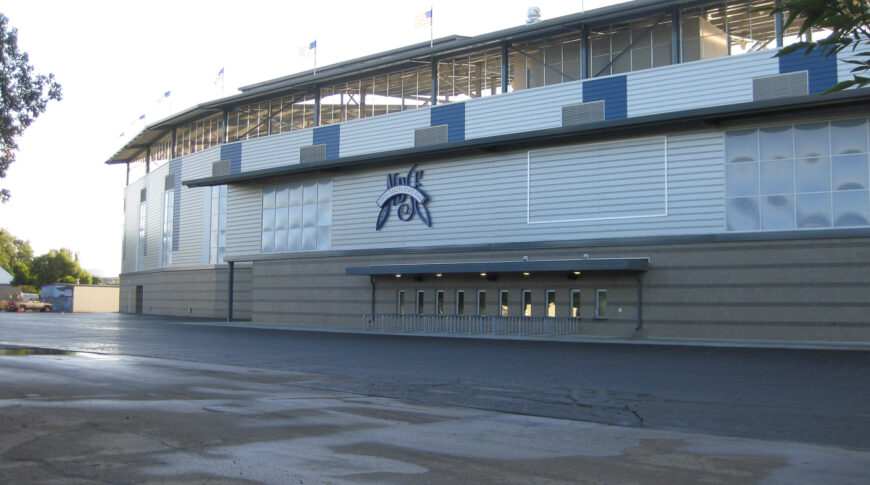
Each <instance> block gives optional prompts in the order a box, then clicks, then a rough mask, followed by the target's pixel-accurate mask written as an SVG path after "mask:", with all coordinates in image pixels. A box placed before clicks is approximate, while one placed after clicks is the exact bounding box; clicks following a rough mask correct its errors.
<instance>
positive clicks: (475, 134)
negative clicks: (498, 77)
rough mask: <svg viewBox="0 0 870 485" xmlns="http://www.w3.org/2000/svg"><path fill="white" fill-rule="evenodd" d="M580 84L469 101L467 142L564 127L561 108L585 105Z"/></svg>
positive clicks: (555, 86)
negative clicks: (578, 104) (468, 140)
mask: <svg viewBox="0 0 870 485" xmlns="http://www.w3.org/2000/svg"><path fill="white" fill-rule="evenodd" d="M580 84H581V83H580V81H574V82H569V83H563V84H555V85H552V86H544V87H539V88H532V89H524V90H521V91H514V92H512V93H505V94H499V95H497V96H487V97H484V98H477V99H472V100H469V101H466V103H465V138H466V139H469V138H480V137H485V136H495V135H503V134H505V133H517V132H521V131H529V130H539V129H544V128H556V127H559V126H562V106H563V105H566V104H576V103H580V102H582V101H583V96H582V90H581V87H580Z"/></svg>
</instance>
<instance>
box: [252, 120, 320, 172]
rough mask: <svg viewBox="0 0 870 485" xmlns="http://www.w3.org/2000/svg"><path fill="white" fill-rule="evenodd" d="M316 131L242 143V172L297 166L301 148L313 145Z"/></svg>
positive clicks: (298, 132)
mask: <svg viewBox="0 0 870 485" xmlns="http://www.w3.org/2000/svg"><path fill="white" fill-rule="evenodd" d="M313 133H314V130H310V129H308V130H298V131H291V132H289V133H281V134H278V135H271V136H265V137H261V138H255V139H253V140H246V141H243V142H242V171H243V172H247V171H250V170H259V169H263V168H271V167H280V166H283V165H295V164H297V163H299V147H302V146H308V145H311V143H312V140H313V137H314V135H313Z"/></svg>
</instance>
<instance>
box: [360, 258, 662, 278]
mask: <svg viewBox="0 0 870 485" xmlns="http://www.w3.org/2000/svg"><path fill="white" fill-rule="evenodd" d="M648 269H649V258H600V259H560V260H547V261H494V262H469V263H428V264H387V265H378V266H361V267H350V268H347V269H346V270H345V274H348V275H370V276H384V275H390V276H393V275H408V276H419V275H437V274H441V275H447V274H456V275H463V274H481V273H486V274H487V275H494V274H505V273H516V274H524V273H574V272H579V273H582V272H626V273H643V272H645V271H647V270H648Z"/></svg>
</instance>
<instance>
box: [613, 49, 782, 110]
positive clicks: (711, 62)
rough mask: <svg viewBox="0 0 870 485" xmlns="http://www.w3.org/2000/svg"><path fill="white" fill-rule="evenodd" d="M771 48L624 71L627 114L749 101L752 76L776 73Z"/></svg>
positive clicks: (750, 99) (775, 62)
mask: <svg viewBox="0 0 870 485" xmlns="http://www.w3.org/2000/svg"><path fill="white" fill-rule="evenodd" d="M774 54H775V52H774V51H764V52H758V53H754V54H744V55H740V56H725V57H719V58H716V59H708V60H704V61H696V62H687V63H685V64H675V65H671V66H664V67H659V68H655V69H649V70H644V71H638V72H633V73H630V74H628V85H627V91H628V116H629V117H632V116H644V115H650V114H655V113H666V112H673V111H681V110H685V109H694V108H703V107H706V106H721V105H726V104H733V103H748V102H750V101H752V79H753V78H755V77H759V76H768V75H772V74H779V62H778V61H777V59H776V58H775V57H773V55H774Z"/></svg>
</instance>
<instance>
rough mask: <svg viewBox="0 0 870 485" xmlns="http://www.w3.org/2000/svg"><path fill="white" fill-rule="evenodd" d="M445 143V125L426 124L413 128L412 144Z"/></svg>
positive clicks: (418, 145)
mask: <svg viewBox="0 0 870 485" xmlns="http://www.w3.org/2000/svg"><path fill="white" fill-rule="evenodd" d="M439 143H447V125H438V126H426V127H423V128H416V129H414V146H415V147H420V146H426V145H437V144H439Z"/></svg>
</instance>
